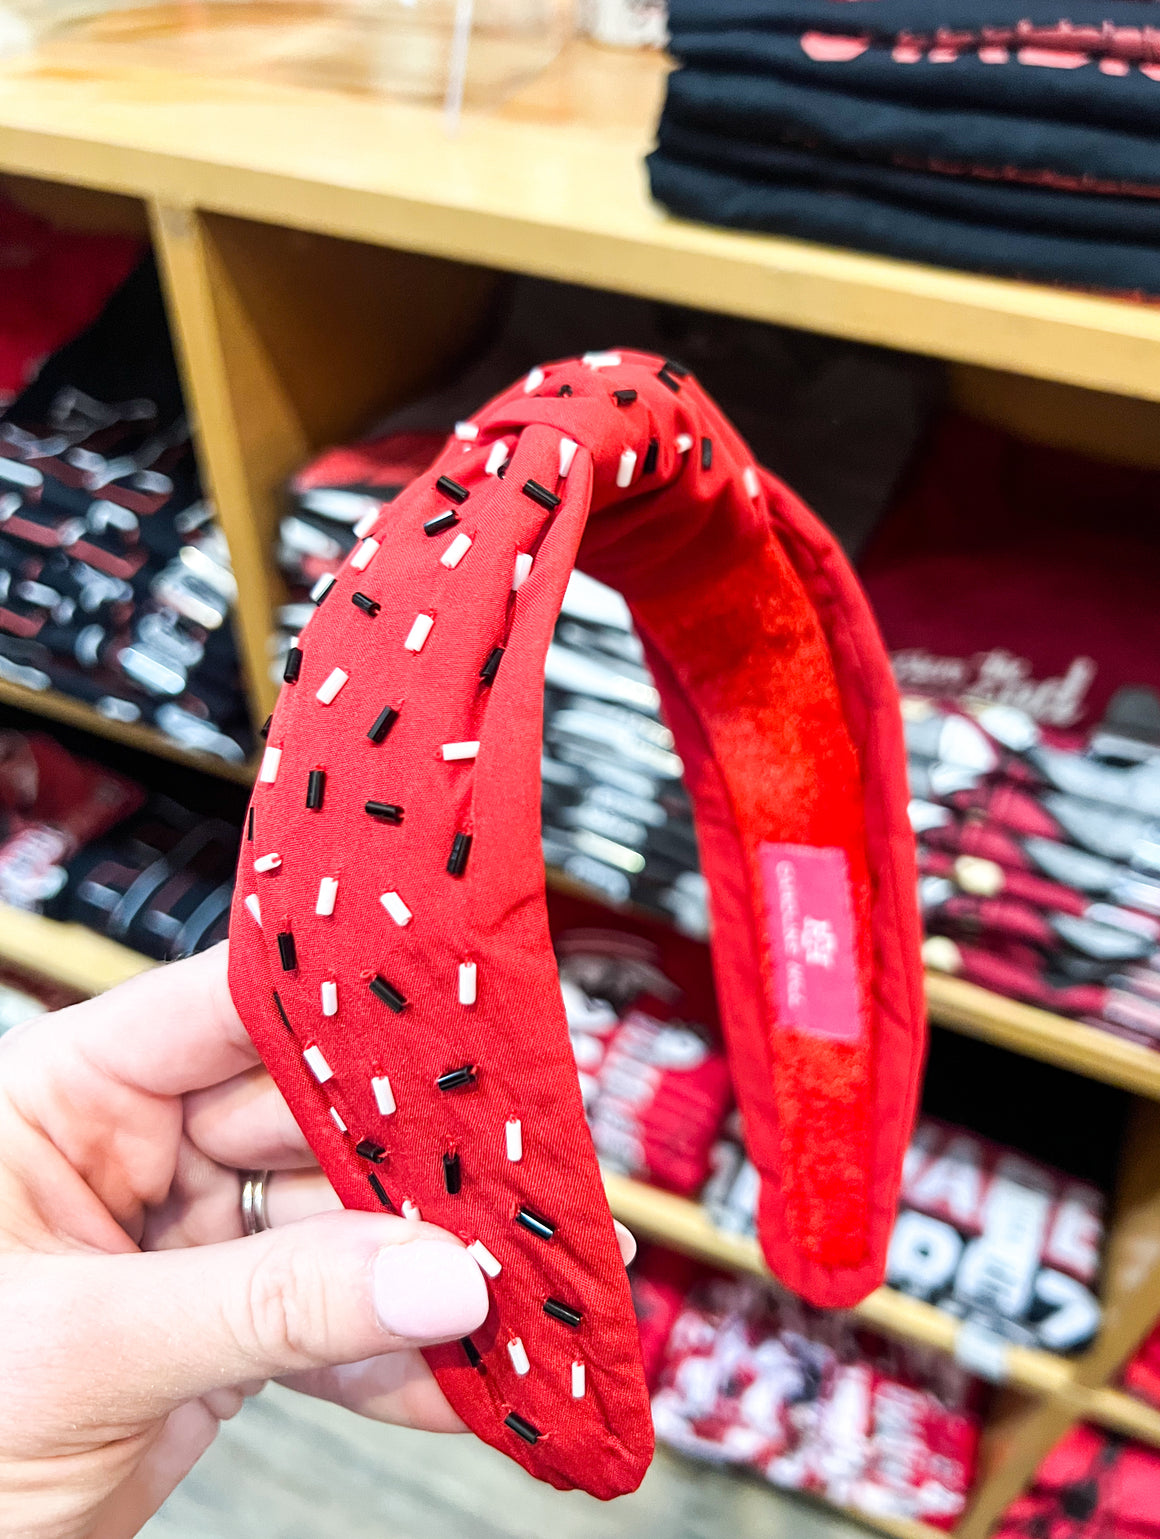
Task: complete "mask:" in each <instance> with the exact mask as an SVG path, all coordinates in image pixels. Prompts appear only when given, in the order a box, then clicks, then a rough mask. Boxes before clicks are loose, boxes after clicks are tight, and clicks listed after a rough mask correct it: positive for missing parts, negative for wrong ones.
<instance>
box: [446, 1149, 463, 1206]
mask: <svg viewBox="0 0 1160 1539" xmlns="http://www.w3.org/2000/svg"><path fill="white" fill-rule="evenodd" d="M443 1185H444V1186H445V1187H446V1188H447V1191H448V1194H449V1195H450V1196H452V1197H457V1196H458V1195H459V1189H460V1187H461V1186H462V1185H463V1171H462V1169H461V1167H460V1164H459V1156H458V1154H445V1155H444V1156H443Z"/></svg>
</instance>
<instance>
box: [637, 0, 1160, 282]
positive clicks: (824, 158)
mask: <svg viewBox="0 0 1160 1539" xmlns="http://www.w3.org/2000/svg"><path fill="white" fill-rule="evenodd" d="M671 27H672V44H671V46H672V51H673V52H674V54H675V55H676V57H677V59H678V61H679V62H680V64H681V66H682V67H681V68H679V69H678V70H676V71H675V72H674V74H673V75H672V76H671V77H670V81H669V90H668V99H667V101H666V103H665V108H664V113H663V115H662V118H661V123H660V127H659V131H658V147H657V149H656V151H655V152H654V153H653V154H652V155H651V156H650V157H649V171H650V175H651V180H652V190H653V195H654V196H655V197H656V198H657V199H658V200H659V201H660V202H661V203H663V204H665V205H666V206H667V207H668V208H669V209H671V210H672V211H673V212H674V213H678V214H682V215H686V216H688V217H691V218H694V219H704V220H707V221H710V222H712V223H714V224H728V225H735V226H740V227H743V228H747V229H757V230H768V231H773V232H777V233H779V234H784V235H793V236H798V237H801V238H804V239H807V240H817V241H824V242H828V243H831V244H838V245H847V246H855V247H859V248H861V249H863V250H868V251H878V252H884V253H887V254H889V255H892V256H900V257H909V258H913V259H915V260H918V261H923V262H935V263H939V264H942V265H946V266H952V267H964V268H970V269H972V270H975V271H980V272H993V273H1000V274H1005V275H1012V276H1017V277H1024V278H1031V279H1040V280H1047V281H1059V282H1064V283H1073V284H1079V285H1083V286H1086V287H1091V288H1095V289H1101V290H1109V291H1119V292H1128V293H1142V294H1160V11H1157V8H1156V6H1155V5H1154V4H1152V3H1151V0H1076V3H1072V0H1069V3H1068V5H1067V7H1066V14H1065V12H1064V7H1062V6H1061V4H1060V3H1059V0H1029V3H1027V4H1023V3H1019V4H1018V5H1014V4H1012V0H672V4H671Z"/></svg>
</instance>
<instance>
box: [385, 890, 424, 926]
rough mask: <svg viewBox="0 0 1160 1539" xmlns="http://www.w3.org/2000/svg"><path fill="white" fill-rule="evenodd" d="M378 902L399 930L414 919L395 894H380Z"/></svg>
mask: <svg viewBox="0 0 1160 1539" xmlns="http://www.w3.org/2000/svg"><path fill="white" fill-rule="evenodd" d="M379 902H380V903H381V904H382V905H383V907H384V908H385V909H386V911H387V913H388V914H390V916H391V918H392V919H393V920H394V921H395V923H396V924H397V925H399V926H400V928H401V927H402V926H403V925H405V924H410V923H411V920H412V919H414V917H415V916H414V914H412V912H411V910H410V909H409V908H408V907H407V905H406V904H405V903H404V902H403V900H402V898H400V897H399V894H398V893H397V892H384V893H380V895H379Z"/></svg>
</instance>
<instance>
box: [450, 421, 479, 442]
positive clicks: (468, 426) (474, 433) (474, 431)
mask: <svg viewBox="0 0 1160 1539" xmlns="http://www.w3.org/2000/svg"><path fill="white" fill-rule="evenodd" d="M455 436H456V438H462V439H463V440H464V441H465V442H466V443H471V442H472V441H473V440H474V439H476V438H478V437H479V428H478V426H477V425H476V424H475V423H474V422H457V423H456V424H455Z"/></svg>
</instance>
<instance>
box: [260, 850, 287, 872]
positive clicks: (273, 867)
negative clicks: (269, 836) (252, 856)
mask: <svg viewBox="0 0 1160 1539" xmlns="http://www.w3.org/2000/svg"><path fill="white" fill-rule="evenodd" d="M281 864H282V857H281V855H277V854H275V853H274V851H273V850H271V851H270V853H269V855H259V856H258V858H257V860H256V861H255V862H254V870H255V871H258V872H262V871H277V869H278V867H279V866H280V865H281Z"/></svg>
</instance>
